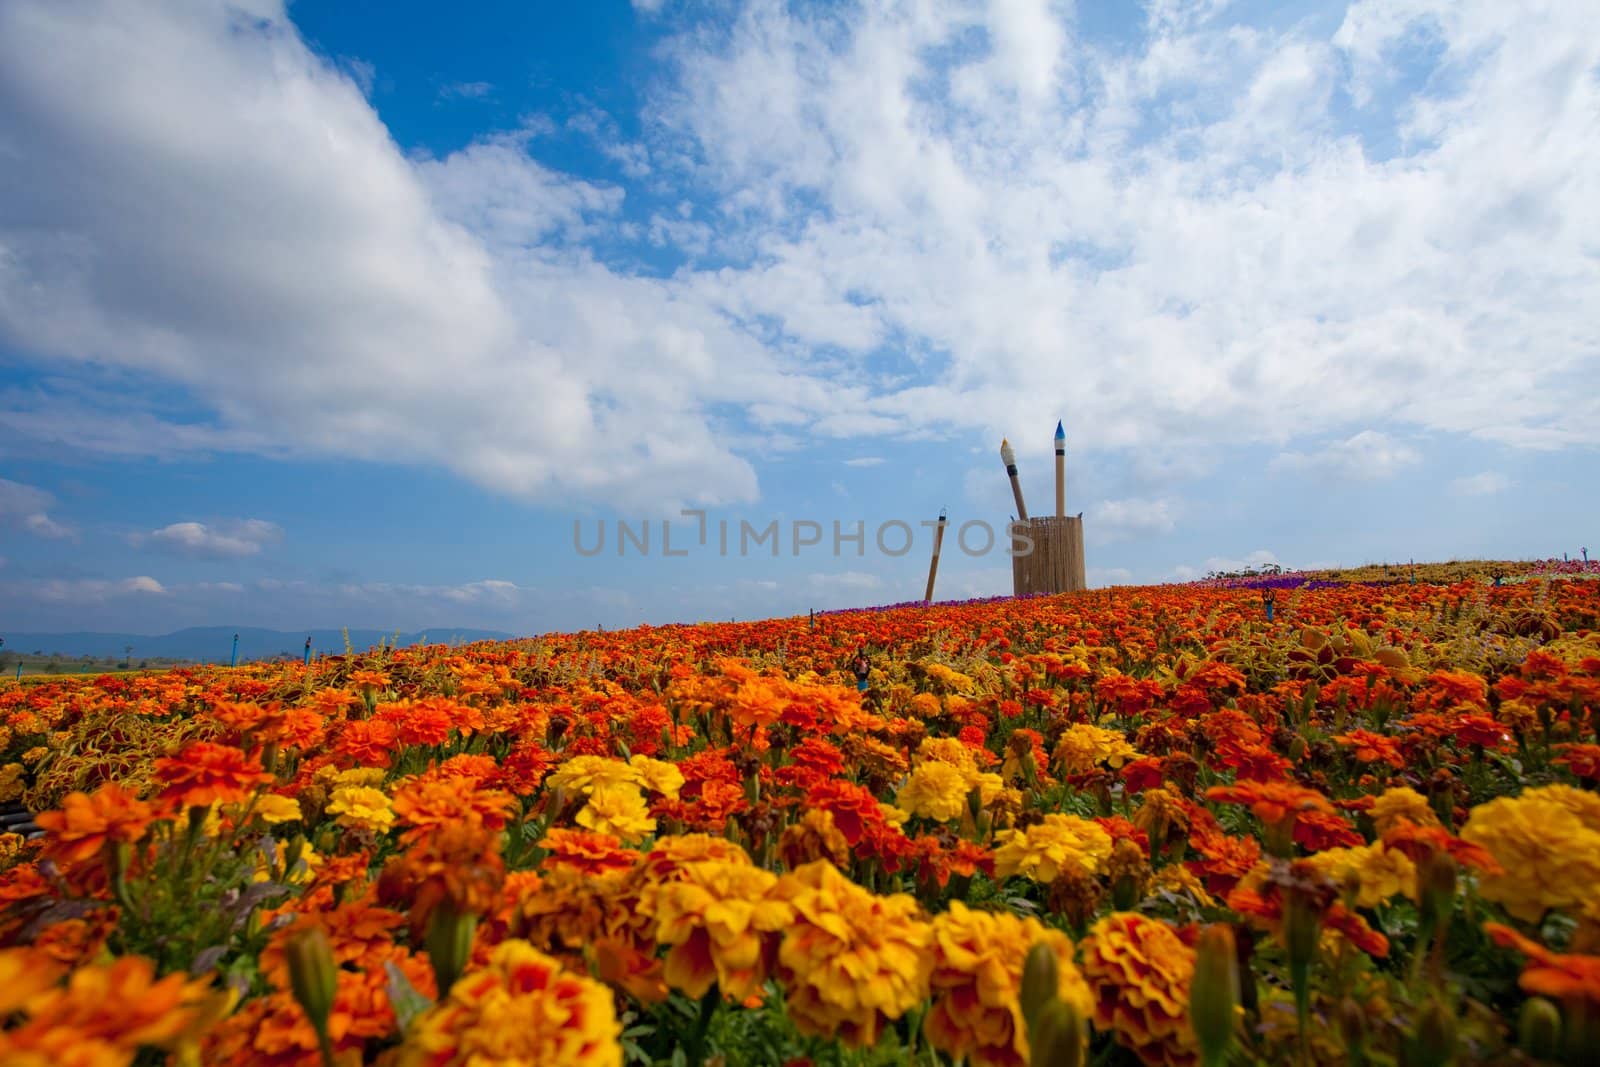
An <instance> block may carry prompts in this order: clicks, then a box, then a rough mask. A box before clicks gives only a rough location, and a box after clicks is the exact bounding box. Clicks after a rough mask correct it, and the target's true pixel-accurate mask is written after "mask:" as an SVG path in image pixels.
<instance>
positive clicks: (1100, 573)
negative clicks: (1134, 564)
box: [1084, 567, 1133, 589]
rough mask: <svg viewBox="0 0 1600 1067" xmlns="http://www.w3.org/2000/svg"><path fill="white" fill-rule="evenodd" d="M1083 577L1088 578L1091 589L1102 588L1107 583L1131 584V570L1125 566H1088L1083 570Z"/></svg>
mask: <svg viewBox="0 0 1600 1067" xmlns="http://www.w3.org/2000/svg"><path fill="white" fill-rule="evenodd" d="M1084 578H1086V579H1087V580H1088V582H1089V588H1091V589H1103V588H1105V587H1106V586H1108V585H1132V584H1133V572H1132V571H1130V570H1129V569H1128V568H1126V567H1089V568H1088V569H1087V570H1086V571H1085V572H1084Z"/></svg>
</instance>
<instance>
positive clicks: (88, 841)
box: [34, 782, 156, 868]
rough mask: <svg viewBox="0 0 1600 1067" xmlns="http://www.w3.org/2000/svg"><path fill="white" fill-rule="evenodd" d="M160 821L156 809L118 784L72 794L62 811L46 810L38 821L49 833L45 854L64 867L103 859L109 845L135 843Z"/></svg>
mask: <svg viewBox="0 0 1600 1067" xmlns="http://www.w3.org/2000/svg"><path fill="white" fill-rule="evenodd" d="M155 818H156V812H155V809H154V808H153V807H152V806H151V805H150V804H148V803H146V802H145V801H142V800H140V799H139V797H138V794H136V793H133V792H130V791H129V790H127V789H124V788H123V787H122V786H120V785H118V784H117V783H116V782H107V783H105V784H104V785H102V786H101V787H100V788H98V789H96V790H95V791H94V792H93V793H68V794H67V795H66V797H65V799H63V800H62V802H61V809H60V810H59V811H44V812H40V813H39V814H38V815H37V816H35V818H34V821H35V822H37V823H38V824H39V828H40V829H41V830H44V831H45V833H46V837H45V841H44V848H43V849H42V850H41V855H42V856H43V857H44V858H45V859H50V860H54V861H55V862H56V863H57V864H58V865H60V866H61V867H62V868H70V867H73V866H76V865H77V864H79V863H82V862H84V861H85V860H91V859H95V858H97V857H99V856H100V855H101V852H102V850H103V849H104V847H105V846H106V844H108V843H110V842H116V841H123V842H127V843H128V844H132V843H133V842H135V841H138V840H139V839H140V838H141V837H143V836H144V833H145V830H146V829H148V828H149V826H150V823H151V822H153V821H154V820H155Z"/></svg>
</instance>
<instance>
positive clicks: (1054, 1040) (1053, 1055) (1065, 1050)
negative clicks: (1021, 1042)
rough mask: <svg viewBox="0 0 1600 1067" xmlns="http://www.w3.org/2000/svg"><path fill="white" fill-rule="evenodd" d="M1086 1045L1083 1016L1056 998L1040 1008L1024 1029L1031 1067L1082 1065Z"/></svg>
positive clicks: (1087, 1044)
mask: <svg viewBox="0 0 1600 1067" xmlns="http://www.w3.org/2000/svg"><path fill="white" fill-rule="evenodd" d="M1088 1046H1089V1032H1088V1028H1087V1027H1086V1026H1085V1025H1084V1021H1083V1016H1081V1015H1079V1014H1078V1009H1077V1008H1075V1007H1073V1006H1072V1005H1071V1004H1068V1003H1067V1002H1066V1001H1064V1000H1061V999H1059V998H1057V999H1055V1000H1052V1001H1050V1002H1049V1003H1047V1004H1046V1005H1045V1006H1044V1008H1043V1009H1041V1010H1040V1012H1039V1017H1038V1019H1037V1020H1036V1021H1035V1024H1034V1026H1033V1028H1032V1029H1031V1030H1030V1031H1029V1033H1028V1052H1029V1057H1028V1061H1029V1062H1030V1063H1032V1064H1033V1067H1083V1063H1084V1060H1085V1058H1086V1056H1085V1053H1086V1052H1087V1050H1088Z"/></svg>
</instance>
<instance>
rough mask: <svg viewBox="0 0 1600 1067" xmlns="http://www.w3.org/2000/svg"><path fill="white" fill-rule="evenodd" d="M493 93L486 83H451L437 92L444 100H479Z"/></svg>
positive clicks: (492, 88)
mask: <svg viewBox="0 0 1600 1067" xmlns="http://www.w3.org/2000/svg"><path fill="white" fill-rule="evenodd" d="M493 91H494V86H493V85H491V84H489V83H488V82H451V83H450V84H449V85H446V86H444V87H442V88H441V89H440V90H439V96H440V98H441V99H444V100H481V99H483V98H484V97H486V96H488V95H489V94H490V93H491V92H493Z"/></svg>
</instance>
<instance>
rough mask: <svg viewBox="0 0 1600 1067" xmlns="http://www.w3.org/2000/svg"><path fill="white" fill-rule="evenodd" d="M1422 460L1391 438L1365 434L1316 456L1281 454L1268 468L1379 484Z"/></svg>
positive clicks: (1371, 432)
mask: <svg viewBox="0 0 1600 1067" xmlns="http://www.w3.org/2000/svg"><path fill="white" fill-rule="evenodd" d="M1421 459H1422V456H1421V454H1420V453H1418V452H1417V450H1416V449H1415V448H1412V447H1411V446H1410V445H1407V444H1405V443H1404V442H1401V441H1396V440H1395V439H1394V438H1392V437H1390V436H1389V435H1388V434H1385V433H1381V432H1379V431H1377V430H1362V431H1361V432H1360V433H1358V434H1356V435H1355V436H1353V437H1349V438H1346V439H1345V440H1343V441H1334V442H1330V443H1329V444H1327V445H1324V446H1323V447H1322V448H1320V449H1318V450H1317V451H1315V452H1282V453H1279V454H1278V455H1277V456H1274V457H1273V459H1272V461H1271V462H1270V463H1269V464H1268V465H1267V466H1268V469H1269V470H1273V471H1278V472H1285V473H1291V474H1295V473H1305V474H1311V475H1314V476H1317V477H1321V478H1327V479H1331V480H1337V481H1350V482H1375V481H1382V480H1383V479H1385V478H1392V477H1394V476H1395V475H1396V474H1398V473H1400V472H1401V471H1403V470H1405V469H1406V468H1407V467H1410V466H1413V465H1415V464H1416V463H1418V462H1419V461H1420V460H1421Z"/></svg>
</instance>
